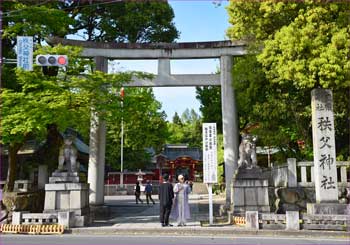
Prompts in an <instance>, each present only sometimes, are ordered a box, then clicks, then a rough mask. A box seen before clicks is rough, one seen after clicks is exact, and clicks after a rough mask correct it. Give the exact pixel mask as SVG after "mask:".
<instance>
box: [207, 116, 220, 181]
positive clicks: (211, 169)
mask: <svg viewBox="0 0 350 245" xmlns="http://www.w3.org/2000/svg"><path fill="white" fill-rule="evenodd" d="M217 167H218V160H217V135H216V123H203V180H204V183H207V184H209V183H217V182H218V175H217Z"/></svg>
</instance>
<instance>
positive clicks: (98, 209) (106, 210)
mask: <svg viewBox="0 0 350 245" xmlns="http://www.w3.org/2000/svg"><path fill="white" fill-rule="evenodd" d="M110 212H111V210H110V207H108V206H105V205H90V215H91V220H95V219H105V218H107V217H109V216H110Z"/></svg>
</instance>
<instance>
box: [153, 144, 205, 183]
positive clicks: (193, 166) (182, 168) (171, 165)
mask: <svg viewBox="0 0 350 245" xmlns="http://www.w3.org/2000/svg"><path fill="white" fill-rule="evenodd" d="M153 171H154V173H155V176H154V177H155V179H161V176H162V175H163V174H164V173H167V174H169V175H170V179H171V180H172V181H175V180H176V179H177V176H178V175H179V174H182V175H184V176H185V179H187V180H190V181H202V177H203V162H202V151H201V149H200V148H198V147H188V145H187V144H179V145H170V144H169V145H165V147H164V150H163V152H161V153H160V154H158V155H156V166H155V169H154V170H153Z"/></svg>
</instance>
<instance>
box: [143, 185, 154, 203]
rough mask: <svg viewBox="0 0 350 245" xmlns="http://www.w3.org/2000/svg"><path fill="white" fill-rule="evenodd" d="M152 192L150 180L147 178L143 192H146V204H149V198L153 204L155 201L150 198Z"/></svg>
mask: <svg viewBox="0 0 350 245" xmlns="http://www.w3.org/2000/svg"><path fill="white" fill-rule="evenodd" d="M152 192H153V188H152V184H151V182H150V181H149V180H147V184H146V187H145V194H146V202H147V205H149V201H150V200H151V202H152V203H153V204H155V202H154V201H153V199H152Z"/></svg>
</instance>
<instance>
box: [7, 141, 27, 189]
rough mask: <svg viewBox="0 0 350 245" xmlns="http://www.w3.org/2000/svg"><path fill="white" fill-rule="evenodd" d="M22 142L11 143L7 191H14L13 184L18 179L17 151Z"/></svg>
mask: <svg viewBox="0 0 350 245" xmlns="http://www.w3.org/2000/svg"><path fill="white" fill-rule="evenodd" d="M22 145H23V144H22V143H15V144H13V145H9V149H8V170H7V181H6V186H5V191H7V192H11V191H13V186H14V183H15V180H16V173H17V152H18V151H19V149H20V148H21V146H22Z"/></svg>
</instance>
